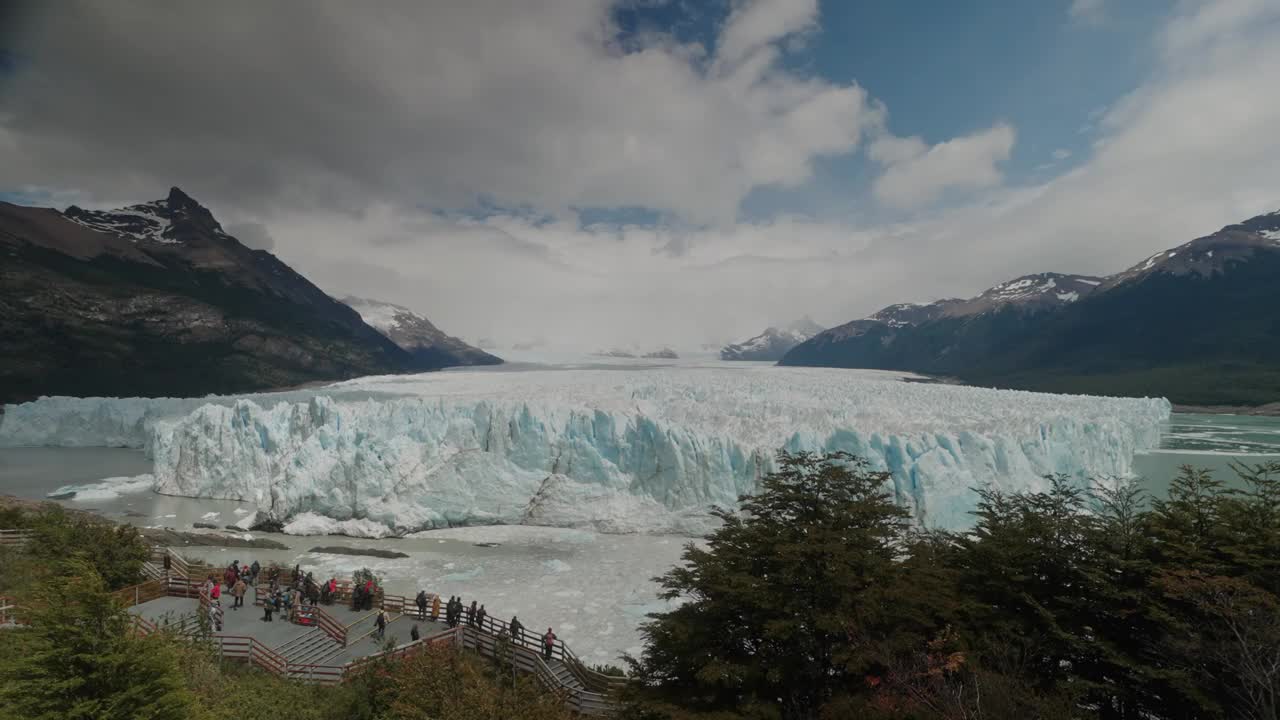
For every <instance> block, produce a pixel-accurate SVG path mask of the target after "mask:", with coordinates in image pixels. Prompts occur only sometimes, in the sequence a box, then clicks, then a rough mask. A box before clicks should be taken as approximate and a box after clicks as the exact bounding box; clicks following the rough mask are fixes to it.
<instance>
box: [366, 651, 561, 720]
mask: <svg viewBox="0 0 1280 720" xmlns="http://www.w3.org/2000/svg"><path fill="white" fill-rule="evenodd" d="M387 682H388V684H389V686H388V688H387V691H386V694H387V696H388V697H390V698H392V700H391V701H390V706H389V711H388V713H387V715H386V717H390V718H404V719H405V720H410V719H414V720H417V719H419V718H421V719H422V720H426V719H427V718H451V719H452V720H490V718H521V719H522V720H569V718H570V717H571V713H570V712H569V711H568V710H567V709H566V708H565V706H564V704H563V703H562V702H561V701H560V699H559V698H558V697H557V696H556V695H554V694H552V693H548V692H546V691H545V690H543V689H541V688H540V687H539V686H538V685H537V681H535V680H533V679H532V678H530V677H528V676H521V677H519V678H517V680H516V683H515V686H514V687H512V686H511V685H510V684H504V683H503V681H502V680H500V679H495V678H494V676H493V673H492V667H491V666H490V665H489V663H486V662H484V661H483V660H482V659H480V658H478V657H477V656H475V655H472V654H469V653H465V652H463V651H461V650H459V649H458V648H456V647H453V646H449V645H433V646H428V647H426V648H425V649H424V650H423V651H422V652H419V653H416V654H414V655H412V656H410V657H408V658H405V659H404V660H402V661H399V662H397V663H396V664H395V665H394V666H392V667H391V668H389V670H388V675H387Z"/></svg>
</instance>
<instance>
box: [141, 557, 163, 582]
mask: <svg viewBox="0 0 1280 720" xmlns="http://www.w3.org/2000/svg"><path fill="white" fill-rule="evenodd" d="M142 574H143V575H145V576H146V578H147V579H148V580H163V579H164V568H163V567H161V566H159V565H157V564H155V563H153V562H151V561H150V560H146V561H144V562H143V563H142Z"/></svg>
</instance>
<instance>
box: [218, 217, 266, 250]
mask: <svg viewBox="0 0 1280 720" xmlns="http://www.w3.org/2000/svg"><path fill="white" fill-rule="evenodd" d="M223 229H224V230H226V231H227V234H228V235H230V236H231V237H233V238H235V239H237V240H239V241H240V242H241V243H243V244H244V245H245V246H246V247H250V248H253V249H254V250H273V249H275V246H276V240H275V238H273V237H271V232H270V231H269V230H267V226H266V225H263V224H262V223H257V222H242V223H235V224H232V225H228V226H226V227H225V228H223Z"/></svg>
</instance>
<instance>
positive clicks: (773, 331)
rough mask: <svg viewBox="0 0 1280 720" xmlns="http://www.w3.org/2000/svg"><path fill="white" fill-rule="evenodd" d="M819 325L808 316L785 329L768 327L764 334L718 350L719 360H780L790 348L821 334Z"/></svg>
mask: <svg viewBox="0 0 1280 720" xmlns="http://www.w3.org/2000/svg"><path fill="white" fill-rule="evenodd" d="M822 330H823V328H822V326H821V325H818V324H817V323H815V322H814V321H813V320H812V319H811V318H810V317H809V316H808V315H806V316H804V317H802V318H800V319H799V320H797V321H795V322H793V323H791V324H790V325H787V326H785V327H781V328H779V327H774V326H770V327H767V328H765V330H764V332H762V333H760V334H759V335H756V336H754V337H751V338H749V339H747V340H743V341H742V342H740V343H730V344H729V345H725V346H724V347H723V348H721V349H720V359H721V360H754V361H771V360H780V359H782V356H783V355H786V353H787V351H788V350H790V349H791V348H793V347H795V346H796V345H799V344H800V343H802V342H804V341H805V340H808V339H809V338H811V337H813V336H814V335H816V334H818V333H820V332H822Z"/></svg>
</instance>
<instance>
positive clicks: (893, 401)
mask: <svg viewBox="0 0 1280 720" xmlns="http://www.w3.org/2000/svg"><path fill="white" fill-rule="evenodd" d="M1169 413H1170V405H1169V403H1168V402H1167V401H1165V400H1163V399H1121V398H1100V397H1086V396H1069V395H1050V394H1040V393H1027V392H1016V391H1002V390H990V389H983V388H972V387H960V386H951V385H933V384H922V383H907V382H902V381H901V380H900V378H899V377H898V376H896V375H893V374H888V373H874V372H861V371H848V370H823V369H810V368H767V367H752V368H742V369H739V368H732V369H730V368H722V367H663V368H650V369H632V370H579V371H573V372H569V371H551V370H528V371H517V372H493V373H480V372H472V373H432V374H427V375H416V376H394V377H390V376H389V377H375V378H364V379H361V380H356V381H351V382H348V383H341V384H338V385H333V386H328V387H325V388H319V389H316V390H313V391H300V392H293V393H286V394H273V395H256V396H255V395H248V396H243V397H236V398H205V399H182V400H174V399H142V398H125V399H111V398H87V399H74V398H45V399H41V400H39V401H35V402H33V403H27V404H24V405H18V406H13V407H10V408H8V409H7V412H6V417H5V419H4V423H3V425H0V445H33V444H34V445H118V446H130V447H142V448H145V449H146V450H147V451H148V453H150V455H151V457H152V458H153V459H154V464H155V468H154V477H155V481H154V482H155V489H156V490H157V491H158V492H162V493H168V494H175V495H186V496H193V497H210V498H223V499H234V500H241V501H245V502H251V503H254V504H256V505H257V507H258V510H259V513H260V514H261V513H266V514H268V515H272V516H275V517H278V518H281V519H290V518H294V517H295V516H299V517H301V518H303V521H299V523H298V527H299V528H300V529H299V530H298V531H299V532H320V531H323V530H324V524H323V523H322V522H319V523H318V522H317V517H318V516H321V519H322V518H329V519H331V520H332V521H334V522H335V523H337V522H340V521H348V522H347V524H346V525H344V526H342V527H345V528H351V527H360V528H366V529H367V528H372V529H371V530H365V532H368V533H369V534H374V535H376V534H378V532H379V527H385V528H386V529H387V531H388V532H396V533H401V532H410V531H414V530H421V529H427V528H434V527H444V526H453V525H469V524H470V525H475V524H515V523H523V524H535V525H554V526H563V527H582V528H591V529H596V530H602V531H606V532H681V533H701V532H705V531H706V530H707V529H708V528H709V527H711V520H712V519H711V517H710V516H709V510H710V509H711V508H712V507H715V506H721V507H733V506H735V505H736V502H737V499H738V497H739V496H740V495H741V494H743V493H747V492H750V491H752V490H753V489H754V488H755V487H756V484H757V482H758V480H759V479H760V477H761V476H763V475H765V474H767V473H768V472H770V471H771V470H772V469H773V467H774V453H775V452H776V451H777V450H778V449H779V448H787V449H790V450H815V451H822V450H844V451H847V452H850V453H853V454H855V455H860V456H863V457H865V458H867V459H868V460H869V461H870V463H871V465H872V466H873V467H875V468H877V469H881V470H887V471H889V472H890V473H891V474H892V481H891V482H892V491H893V493H894V496H895V497H896V499H897V500H898V501H899V502H900V503H902V504H903V505H904V506H906V507H908V508H909V509H910V510H911V511H912V513H913V515H914V517H915V518H916V520H917V521H918V522H919V523H921V524H922V525H926V526H931V527H946V528H955V527H962V526H965V525H967V524H969V523H970V522H971V516H970V514H969V513H970V511H971V510H972V509H973V508H974V505H975V501H976V494H975V493H974V488H978V487H991V488H999V489H1004V490H1010V491H1012V490H1034V489H1040V488H1043V487H1044V486H1045V481H1044V478H1043V476H1044V475H1046V474H1050V473H1063V474H1066V475H1069V476H1071V477H1073V478H1076V479H1077V480H1078V481H1080V482H1081V483H1083V482H1086V481H1087V479H1088V478H1090V477H1096V476H1123V475H1126V474H1129V473H1130V471H1131V463H1132V460H1133V456H1134V455H1135V454H1136V453H1138V452H1142V451H1144V450H1148V449H1151V448H1154V447H1155V446H1156V445H1157V444H1158V442H1159V435H1160V427H1161V424H1162V422H1164V421H1165V420H1167V419H1168V417H1169ZM350 521H362V522H360V523H352V522H350Z"/></svg>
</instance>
